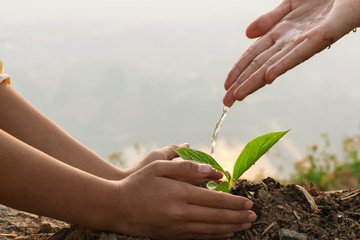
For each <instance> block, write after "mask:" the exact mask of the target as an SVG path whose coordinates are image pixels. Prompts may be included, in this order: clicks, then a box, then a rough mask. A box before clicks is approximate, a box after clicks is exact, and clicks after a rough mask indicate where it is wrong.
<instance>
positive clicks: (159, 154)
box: [148, 150, 166, 160]
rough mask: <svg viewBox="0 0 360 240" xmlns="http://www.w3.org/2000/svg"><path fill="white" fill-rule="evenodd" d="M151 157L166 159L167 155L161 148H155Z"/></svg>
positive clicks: (150, 154)
mask: <svg viewBox="0 0 360 240" xmlns="http://www.w3.org/2000/svg"><path fill="white" fill-rule="evenodd" d="M148 157H149V158H152V159H156V160H165V159H166V155H165V154H164V153H163V152H162V151H161V150H154V151H152V152H151V153H149V155H148Z"/></svg>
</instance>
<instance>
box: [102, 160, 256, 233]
mask: <svg viewBox="0 0 360 240" xmlns="http://www.w3.org/2000/svg"><path fill="white" fill-rule="evenodd" d="M212 171H213V169H212V168H211V166H209V165H205V164H197V163H193V162H191V161H155V162H152V163H150V164H149V165H147V166H145V167H143V168H142V169H140V170H139V171H137V172H136V173H135V174H132V175H130V176H129V177H127V178H125V179H123V180H121V181H119V201H118V206H114V207H111V209H113V211H112V213H111V214H112V218H111V219H113V220H112V221H111V222H112V223H113V224H112V225H111V226H109V225H108V226H107V227H108V228H109V227H110V229H109V230H112V231H118V232H122V233H125V234H129V235H135V236H147V237H151V238H156V239H218V238H224V237H227V236H231V235H233V233H234V232H237V231H241V230H244V229H247V228H249V227H250V226H251V222H252V221H254V220H255V218H256V215H255V213H253V212H252V211H250V210H249V209H250V208H251V207H252V202H251V201H250V200H248V199H246V198H243V197H240V196H234V195H231V194H227V193H223V192H217V191H211V190H208V189H204V188H199V187H195V186H193V185H191V184H188V183H185V182H183V181H178V179H184V178H185V179H196V178H206V177H208V176H209V174H211V172H212ZM116 209H117V210H116Z"/></svg>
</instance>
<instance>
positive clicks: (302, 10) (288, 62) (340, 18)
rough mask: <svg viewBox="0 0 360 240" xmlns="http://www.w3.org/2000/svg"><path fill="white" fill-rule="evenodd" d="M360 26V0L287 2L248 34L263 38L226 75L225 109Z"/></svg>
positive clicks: (250, 28) (252, 24)
mask: <svg viewBox="0 0 360 240" xmlns="http://www.w3.org/2000/svg"><path fill="white" fill-rule="evenodd" d="M359 26H360V1H359V0H284V1H283V2H282V3H281V4H280V5H279V6H278V7H277V8H275V9H274V10H273V11H271V12H269V13H267V14H265V15H263V16H261V17H259V18H258V19H257V20H255V21H254V22H253V23H251V24H250V25H249V27H248V28H247V30H246V35H247V36H248V37H249V38H258V37H260V38H259V39H258V40H257V41H256V42H255V43H254V44H252V45H251V46H250V48H249V49H248V50H247V51H245V53H244V54H243V55H242V56H241V57H240V58H239V60H238V61H237V62H236V64H235V65H234V67H233V68H232V69H231V71H230V73H229V74H228V76H227V78H226V80H225V89H226V90H227V92H226V94H225V96H224V99H223V102H224V104H225V106H228V107H230V106H232V105H233V104H234V102H235V101H236V100H239V101H241V100H243V99H244V98H245V97H246V96H248V95H249V94H251V93H253V92H255V91H257V90H258V89H260V88H262V87H263V86H265V85H266V84H271V83H272V82H273V81H274V80H275V79H276V78H277V77H279V76H280V75H282V74H283V73H285V72H286V71H288V70H290V69H291V68H293V67H295V66H297V65H298V64H300V63H302V62H304V61H305V60H307V59H309V58H310V57H312V56H313V55H315V54H316V53H318V52H320V51H322V50H323V49H325V48H327V47H328V46H330V45H331V44H332V43H334V42H335V41H337V40H338V39H339V38H341V37H342V36H344V35H345V34H347V33H348V32H349V31H351V30H353V29H354V28H356V27H359Z"/></svg>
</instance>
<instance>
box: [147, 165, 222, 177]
mask: <svg viewBox="0 0 360 240" xmlns="http://www.w3.org/2000/svg"><path fill="white" fill-rule="evenodd" d="M149 168H150V169H151V171H152V172H153V173H154V174H155V175H157V176H161V177H168V178H173V179H196V178H206V177H207V176H210V175H212V174H214V173H215V172H217V171H216V170H215V169H214V168H213V167H211V166H210V165H208V164H199V163H194V162H191V161H156V162H153V163H152V164H150V165H149Z"/></svg>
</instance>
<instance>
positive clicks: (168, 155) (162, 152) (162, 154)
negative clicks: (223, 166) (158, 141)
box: [123, 143, 223, 186]
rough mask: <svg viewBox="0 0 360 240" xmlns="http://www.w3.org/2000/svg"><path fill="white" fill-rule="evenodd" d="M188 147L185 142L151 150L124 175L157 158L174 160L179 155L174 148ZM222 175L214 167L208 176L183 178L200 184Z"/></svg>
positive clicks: (125, 171) (126, 170)
mask: <svg viewBox="0 0 360 240" xmlns="http://www.w3.org/2000/svg"><path fill="white" fill-rule="evenodd" d="M188 147H189V144H188V143H183V144H180V145H176V144H170V145H168V146H166V147H163V148H160V149H157V150H154V151H152V152H150V153H149V154H148V155H147V156H146V157H145V158H144V159H143V160H141V161H140V162H139V163H137V164H136V165H134V166H132V167H130V168H128V169H125V170H124V171H123V172H124V176H125V177H126V176H129V175H130V174H132V173H134V172H136V171H138V170H139V169H141V168H143V167H145V166H147V165H148V164H150V163H152V162H154V161H157V160H173V159H174V158H177V157H179V155H178V154H177V153H176V152H175V151H174V149H178V148H188ZM177 161H182V160H177ZM222 177H223V174H222V173H221V172H220V171H217V170H215V169H212V171H211V174H209V175H208V176H207V178H196V179H183V181H186V182H189V183H192V184H194V185H197V186H199V185H202V184H203V183H204V182H206V181H208V180H218V179H220V178H222Z"/></svg>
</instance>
